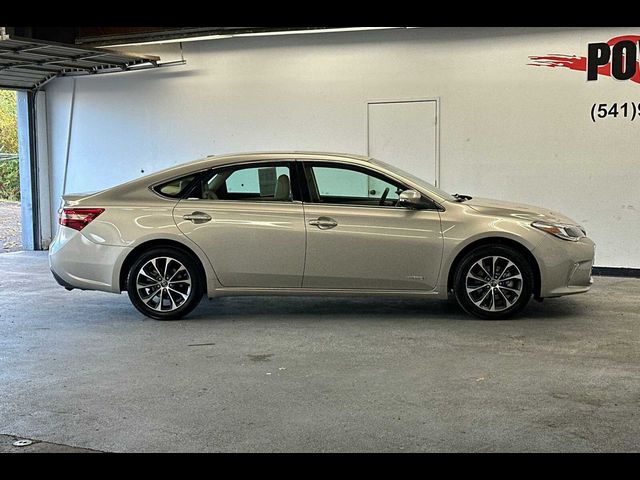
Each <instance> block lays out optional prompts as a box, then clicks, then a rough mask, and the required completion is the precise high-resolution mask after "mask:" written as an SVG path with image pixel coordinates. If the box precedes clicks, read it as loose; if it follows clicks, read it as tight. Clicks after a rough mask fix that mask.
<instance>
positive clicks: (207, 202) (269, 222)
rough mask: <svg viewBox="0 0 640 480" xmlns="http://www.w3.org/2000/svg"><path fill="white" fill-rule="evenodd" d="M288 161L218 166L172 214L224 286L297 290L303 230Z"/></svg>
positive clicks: (300, 268)
mask: <svg viewBox="0 0 640 480" xmlns="http://www.w3.org/2000/svg"><path fill="white" fill-rule="evenodd" d="M295 180H296V179H295V169H294V168H293V162H292V161H261V162H254V163H249V164H242V165H234V166H231V167H220V168H216V169H213V170H211V171H210V172H208V173H207V174H206V175H204V176H203V177H201V178H200V180H199V181H198V182H197V185H195V186H194V187H193V189H192V191H191V192H190V193H189V194H188V195H187V198H186V199H184V200H181V201H180V202H179V203H178V204H177V206H176V208H175V209H174V213H173V215H174V219H175V222H176V224H177V225H178V228H179V229H180V230H181V231H182V233H184V234H185V235H186V236H187V237H189V238H190V239H191V240H193V241H194V242H195V243H196V244H197V245H198V246H199V247H200V248H202V250H204V252H205V253H206V255H207V256H208V257H209V260H210V261H211V264H212V265H213V268H214V270H215V272H216V275H217V277H218V280H219V281H220V283H221V284H222V285H223V286H224V287H253V288H292V287H300V286H301V283H302V272H303V269H304V256H305V225H304V213H303V207H302V202H301V201H300V197H299V193H298V192H299V190H298V189H297V188H296V187H295V185H296V184H295Z"/></svg>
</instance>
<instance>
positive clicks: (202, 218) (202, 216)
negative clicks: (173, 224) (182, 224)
mask: <svg viewBox="0 0 640 480" xmlns="http://www.w3.org/2000/svg"><path fill="white" fill-rule="evenodd" d="M182 218H184V219H185V220H188V221H191V222H193V223H205V222H209V221H211V217H210V216H209V215H207V214H206V213H204V212H193V213H191V214H187V215H183V216H182Z"/></svg>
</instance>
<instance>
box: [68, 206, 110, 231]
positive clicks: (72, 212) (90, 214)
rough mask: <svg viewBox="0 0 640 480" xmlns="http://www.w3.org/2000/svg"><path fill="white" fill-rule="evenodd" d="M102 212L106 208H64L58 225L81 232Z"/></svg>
mask: <svg viewBox="0 0 640 480" xmlns="http://www.w3.org/2000/svg"><path fill="white" fill-rule="evenodd" d="M102 212H104V208H63V209H62V211H61V212H60V218H59V219H58V223H59V224H60V225H63V226H65V227H69V228H73V229H74V230H78V231H80V230H82V229H83V228H84V227H86V226H87V225H89V224H90V223H91V222H92V221H93V220H95V218H96V217H97V216H98V215H100V214H101V213H102Z"/></svg>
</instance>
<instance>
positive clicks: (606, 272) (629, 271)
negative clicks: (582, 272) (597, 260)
mask: <svg viewBox="0 0 640 480" xmlns="http://www.w3.org/2000/svg"><path fill="white" fill-rule="evenodd" d="M593 274H594V275H597V276H599V277H631V278H640V268H624V267H593Z"/></svg>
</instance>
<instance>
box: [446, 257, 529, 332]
mask: <svg viewBox="0 0 640 480" xmlns="http://www.w3.org/2000/svg"><path fill="white" fill-rule="evenodd" d="M533 279H534V277H533V270H532V268H531V265H530V264H529V262H528V260H527V259H526V258H525V257H524V256H523V255H522V254H521V253H520V252H518V251H517V250H515V249H514V248H511V247H508V246H506V245H487V246H482V247H479V248H476V249H475V250H472V251H471V252H469V253H468V254H466V255H465V256H464V258H463V259H462V260H461V261H460V263H459V264H458V269H457V270H456V272H455V277H454V292H455V296H456V300H457V301H458V303H459V304H460V306H461V307H462V308H463V309H464V310H465V311H466V312H467V313H469V314H471V315H473V316H476V317H479V318H483V319H488V320H501V319H506V318H509V317H512V316H514V315H515V314H516V313H518V312H520V311H521V310H522V309H523V308H524V307H525V306H526V305H527V304H528V303H529V300H530V299H531V295H532V292H533V281H534V280H533Z"/></svg>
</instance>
